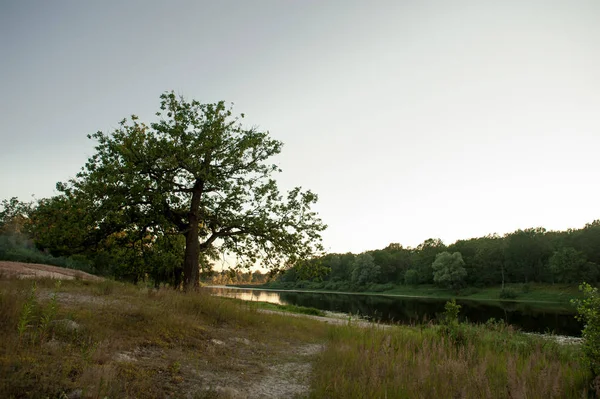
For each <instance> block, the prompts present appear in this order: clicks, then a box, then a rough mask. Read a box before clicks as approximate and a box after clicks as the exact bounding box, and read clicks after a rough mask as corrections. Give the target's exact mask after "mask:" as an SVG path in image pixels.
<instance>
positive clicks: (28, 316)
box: [17, 280, 61, 345]
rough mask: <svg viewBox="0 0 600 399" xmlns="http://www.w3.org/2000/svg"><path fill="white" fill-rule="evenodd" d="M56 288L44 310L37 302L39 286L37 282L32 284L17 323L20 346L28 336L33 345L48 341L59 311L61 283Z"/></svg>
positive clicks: (58, 282)
mask: <svg viewBox="0 0 600 399" xmlns="http://www.w3.org/2000/svg"><path fill="white" fill-rule="evenodd" d="M54 287H55V288H54V292H53V293H52V294H51V295H50V300H49V301H48V304H47V305H46V306H45V307H44V308H42V307H41V306H40V305H39V304H38V302H37V297H36V291H37V285H36V283H35V282H34V283H33V284H32V286H31V289H30V291H29V295H28V296H27V299H26V300H25V303H24V304H23V308H22V309H21V313H20V315H19V321H18V323H17V333H18V336H19V345H21V344H23V343H24V338H25V336H26V335H27V334H28V336H29V341H30V342H31V343H32V344H35V343H39V344H43V343H44V342H46V340H47V339H48V336H49V333H50V328H51V323H52V321H53V320H54V318H55V317H56V313H57V311H58V303H57V299H56V295H57V292H58V291H59V290H60V287H61V281H60V280H59V281H57V282H56V283H55V286H54ZM38 310H39V312H38ZM37 313H39V314H37Z"/></svg>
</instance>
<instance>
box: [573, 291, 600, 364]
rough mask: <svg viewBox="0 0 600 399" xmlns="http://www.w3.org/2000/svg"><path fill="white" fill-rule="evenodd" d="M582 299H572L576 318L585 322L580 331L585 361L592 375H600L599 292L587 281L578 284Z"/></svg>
mask: <svg viewBox="0 0 600 399" xmlns="http://www.w3.org/2000/svg"><path fill="white" fill-rule="evenodd" d="M579 289H580V291H581V292H583V295H584V299H581V300H573V301H572V303H573V304H574V305H575V306H577V313H578V315H577V316H576V317H577V320H579V321H582V322H584V323H585V327H584V328H583V331H582V334H581V335H582V337H583V353H584V356H585V361H586V363H587V364H588V365H589V367H590V369H591V371H592V372H593V373H594V375H600V294H599V293H598V288H597V287H592V286H591V285H589V284H588V283H583V284H581V285H580V286H579Z"/></svg>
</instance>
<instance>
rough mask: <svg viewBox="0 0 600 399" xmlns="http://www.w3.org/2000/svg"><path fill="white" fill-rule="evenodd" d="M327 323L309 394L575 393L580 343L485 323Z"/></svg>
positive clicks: (581, 374)
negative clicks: (452, 331) (448, 328)
mask: <svg viewBox="0 0 600 399" xmlns="http://www.w3.org/2000/svg"><path fill="white" fill-rule="evenodd" d="M458 328H460V329H462V330H463V331H460V332H459V334H458V339H457V337H455V338H451V337H450V336H449V335H448V334H445V333H442V330H441V329H440V328H438V327H434V326H431V327H426V328H423V329H421V328H410V327H397V328H393V329H386V330H382V329H376V328H371V329H362V330H358V329H355V328H350V327H345V328H338V329H335V330H331V332H330V337H329V341H328V342H329V345H328V348H327V349H326V350H325V351H324V352H323V353H322V354H321V356H320V359H319V360H318V361H317V366H316V369H315V372H316V377H315V380H314V383H313V394H312V396H313V397H315V398H581V397H587V387H588V382H589V377H590V376H589V374H588V372H587V370H584V369H582V368H581V367H580V365H579V364H578V361H577V358H578V349H577V348H575V347H560V346H559V345H558V344H556V343H552V342H549V341H545V340H543V339H540V338H535V337H527V336H524V335H522V334H517V333H513V332H510V331H505V332H495V331H487V330H486V329H485V327H482V326H480V327H476V326H461V327H458Z"/></svg>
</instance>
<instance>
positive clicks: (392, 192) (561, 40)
mask: <svg viewBox="0 0 600 399" xmlns="http://www.w3.org/2000/svg"><path fill="white" fill-rule="evenodd" d="M599 21H600V2H598V1H577V0H569V1H550V0H544V1H521V0H519V1H480V0H477V1H475V0H474V1H451V2H450V1H446V0H440V1H418V2H415V1H368V2H367V1H348V0H339V1H295V2H292V1H280V0H272V1H252V2H249V1H241V0H240V1H210V2H206V1H170V2H165V1H160V2H159V1H116V0H114V1H113V0H108V1H95V2H91V1H75V0H72V1H61V0H57V1H27V0H24V1H16V0H15V1H2V2H0V110H1V118H0V135H1V137H0V199H4V198H10V197H13V196H17V197H19V198H20V199H21V200H30V199H31V196H32V195H35V198H43V197H48V196H52V195H54V194H56V192H55V190H54V187H55V184H56V182H58V181H66V180H68V179H69V178H70V177H73V176H74V175H75V174H76V173H77V172H78V170H79V169H80V168H81V166H83V164H84V163H85V161H86V159H87V158H88V157H89V156H90V155H92V153H93V146H94V142H93V141H91V140H88V139H87V137H86V135H87V134H90V133H94V132H96V131H98V130H102V131H105V132H107V131H110V130H112V129H114V128H115V127H116V126H117V123H118V122H119V121H120V120H121V119H123V118H124V117H127V116H129V115H131V114H136V115H138V116H139V117H140V118H141V120H142V121H146V122H150V121H152V120H154V118H155V116H154V113H155V112H156V111H157V110H158V106H159V96H160V94H161V93H162V92H164V91H168V90H174V91H175V92H176V93H178V94H181V95H183V96H185V97H186V98H187V99H197V100H199V101H201V102H205V103H206V102H216V101H219V100H225V101H228V102H233V103H235V108H234V111H235V112H236V113H245V114H246V119H245V121H246V123H247V124H248V126H252V125H256V126H258V127H260V128H261V129H264V130H268V131H269V132H270V133H271V135H272V137H274V138H276V139H278V140H281V141H283V142H284V148H283V152H282V154H281V155H280V156H278V157H277V159H276V162H277V163H278V164H279V165H280V166H281V168H282V169H283V173H281V174H280V175H279V176H278V180H279V182H280V187H281V188H282V189H289V188H292V187H294V186H302V187H303V188H310V189H311V190H313V191H315V192H316V193H318V194H319V198H320V200H319V204H318V205H317V206H316V210H317V211H318V212H319V213H320V215H321V217H322V219H323V220H324V222H325V223H327V224H328V225H329V228H328V229H327V230H326V231H325V232H324V235H323V238H324V245H325V247H326V248H327V249H328V250H329V251H331V252H347V251H351V252H355V253H356V252H362V251H365V250H369V249H377V248H382V247H385V246H386V245H387V244H389V243H391V242H399V243H401V244H403V245H404V246H416V245H418V244H419V243H421V242H423V241H424V240H425V239H427V238H441V239H442V240H443V241H444V242H445V243H446V244H450V243H452V242H454V241H455V240H457V239H462V238H471V237H477V236H482V235H486V234H488V233H494V232H496V233H499V234H503V233H507V232H511V231H514V230H516V229H519V228H528V227H537V226H543V227H546V228H548V229H553V230H559V229H560V230H562V229H566V228H571V227H574V228H579V227H582V226H583V225H584V224H585V223H588V222H591V221H593V220H594V219H600V206H599V202H598V198H600V185H598V182H597V175H598V172H599V163H600V161H599V158H598V149H599V148H600V117H599V111H600V23H599Z"/></svg>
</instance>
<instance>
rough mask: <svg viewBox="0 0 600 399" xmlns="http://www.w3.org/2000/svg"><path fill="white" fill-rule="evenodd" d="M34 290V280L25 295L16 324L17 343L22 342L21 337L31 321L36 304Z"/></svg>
mask: <svg viewBox="0 0 600 399" xmlns="http://www.w3.org/2000/svg"><path fill="white" fill-rule="evenodd" d="M35 291H36V285H35V282H34V283H33V285H32V286H31V290H30V291H29V295H28V296H27V300H26V301H25V303H24V304H23V309H22V310H21V314H20V315H19V322H18V324H17V332H18V333H19V344H21V343H22V342H23V337H24V336H25V333H26V332H27V329H28V328H29V327H31V322H32V321H33V312H34V310H35V306H36V298H35Z"/></svg>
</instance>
